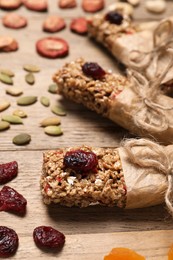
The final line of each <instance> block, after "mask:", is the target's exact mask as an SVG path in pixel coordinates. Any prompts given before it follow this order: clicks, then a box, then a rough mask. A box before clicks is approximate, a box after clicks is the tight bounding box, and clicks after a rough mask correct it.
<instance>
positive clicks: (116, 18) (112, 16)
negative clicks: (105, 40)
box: [105, 11, 123, 25]
mask: <svg viewBox="0 0 173 260" xmlns="http://www.w3.org/2000/svg"><path fill="white" fill-rule="evenodd" d="M105 19H106V20H107V21H109V22H110V23H114V24H116V25H121V24H122V22H123V16H122V15H121V14H120V13H118V12H116V11H111V12H109V13H107V14H106V16H105Z"/></svg>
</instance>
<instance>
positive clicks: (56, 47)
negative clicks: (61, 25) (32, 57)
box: [36, 37, 69, 59]
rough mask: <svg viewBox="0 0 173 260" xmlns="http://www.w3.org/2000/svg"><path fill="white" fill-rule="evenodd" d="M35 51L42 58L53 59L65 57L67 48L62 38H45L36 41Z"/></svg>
mask: <svg viewBox="0 0 173 260" xmlns="http://www.w3.org/2000/svg"><path fill="white" fill-rule="evenodd" d="M36 50H37V52H38V53H39V54H40V55H41V56H43V57H46V58H50V59H55V58H60V57H64V56H66V55H67V54H68V52H69V46H68V43H67V42H66V41H65V40H63V39H62V38H58V37H46V38H43V39H41V40H39V41H37V43H36Z"/></svg>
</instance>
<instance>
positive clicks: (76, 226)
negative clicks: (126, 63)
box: [0, 0, 173, 260]
mask: <svg viewBox="0 0 173 260" xmlns="http://www.w3.org/2000/svg"><path fill="white" fill-rule="evenodd" d="M56 2H57V1H56V0H50V1H49V7H50V8H49V14H50V13H51V14H59V15H62V16H63V17H64V18H65V20H66V23H67V27H66V29H65V30H63V31H61V32H59V33H56V34H55V35H56V36H59V37H63V38H64V39H66V40H67V41H68V42H69V44H70V54H69V56H68V57H66V58H63V59H56V60H49V59H45V58H42V57H40V56H38V55H37V54H36V51H35V42H36V41H37V40H38V39H39V38H42V37H45V36H48V35H49V34H48V33H45V32H42V29H41V26H42V22H43V20H44V18H45V17H46V16H47V15H48V14H47V13H37V12H32V11H29V10H26V9H25V8H24V7H21V8H20V9H18V10H16V12H18V13H20V14H23V15H25V16H26V17H27V18H28V22H29V24H28V26H27V28H25V29H20V30H11V29H7V28H5V27H3V26H2V25H1V24H0V30H1V34H6V35H12V36H14V37H15V38H16V39H17V40H18V42H19V45H20V48H19V50H18V51H17V52H14V53H1V54H0V67H1V68H10V69H12V70H13V71H14V72H15V78H14V85H15V86H19V87H22V88H23V90H24V94H25V95H36V96H38V99H39V98H40V97H41V96H42V95H45V96H48V97H49V98H50V100H51V104H55V103H59V104H61V105H62V106H64V108H65V109H66V111H67V116H65V117H62V118H61V122H62V123H61V126H62V129H63V131H64V134H63V135H62V136H60V137H51V136H47V135H45V134H44V131H43V129H42V128H41V127H39V122H40V121H41V120H42V119H44V118H45V117H48V116H51V115H52V113H51V111H50V108H45V107H43V106H42V105H41V104H40V102H39V101H38V102H37V103H35V104H34V105H32V106H28V107H25V108H24V110H25V111H26V112H27V114H28V118H26V119H24V124H23V125H11V128H10V130H8V131H5V132H1V133H0V163H5V162H9V161H13V160H16V161H17V162H18V164H19V174H18V176H17V178H15V179H14V180H12V181H11V182H10V183H8V185H9V186H11V187H13V188H15V189H16V190H18V192H20V193H22V194H23V195H24V196H25V197H26V198H27V201H28V206H27V214H26V215H25V216H24V217H20V216H16V215H15V214H10V213H7V212H0V223H1V225H5V226H8V227H11V228H13V229H15V230H16V232H17V233H18V235H19V239H20V245H19V248H18V251H17V253H16V255H15V256H14V257H13V258H14V259H22V260H23V259H49V258H55V257H57V258H59V259H64V260H87V259H92V260H101V259H103V257H104V255H106V254H107V253H108V252H109V251H110V250H111V249H112V248H113V247H117V246H120V247H129V248H132V249H134V250H136V251H137V252H138V253H141V254H142V255H144V256H145V257H146V259H149V260H151V259H155V260H164V259H165V260H166V259H167V257H166V256H167V251H168V248H169V247H170V245H171V244H172V243H173V231H171V229H172V228H173V220H172V218H171V217H170V216H169V214H168V213H167V211H166V209H165V205H160V206H156V207H151V208H146V209H138V210H122V209H118V208H104V207H89V208H84V209H78V208H65V207H59V206H56V205H51V206H45V205H44V204H43V202H42V197H41V194H40V187H39V179H40V175H41V170H42V153H43V151H45V150H49V149H56V148H57V147H61V146H63V147H65V146H75V145H81V144H88V145H93V146H98V147H99V146H102V147H116V146H117V145H118V144H119V142H120V141H121V139H122V138H123V137H129V134H128V132H127V131H125V130H124V129H122V128H121V127H119V126H117V125H115V124H114V123H112V122H111V121H109V120H107V119H104V118H102V117H101V116H98V115H96V114H95V113H94V112H91V111H88V110H87V109H86V108H84V107H83V106H81V105H78V104H75V103H73V102H70V101H69V100H65V99H63V98H62V97H60V96H58V95H53V94H51V93H48V86H49V85H50V84H51V83H52V79H51V78H52V75H53V74H54V73H55V72H56V70H58V69H59V68H61V66H62V65H63V64H64V63H65V62H67V61H71V60H74V59H76V58H78V57H80V56H82V57H84V58H85V59H86V60H88V61H96V62H98V63H99V64H100V65H103V66H104V68H111V69H112V70H113V71H117V67H116V63H115V60H114V59H113V58H112V57H111V55H109V53H108V52H107V51H106V50H105V49H103V48H101V47H100V46H99V45H97V44H96V43H94V42H93V41H91V40H89V39H88V38H87V37H83V36H78V35H76V34H73V33H72V32H70V30H69V24H70V21H71V19H72V18H73V17H77V16H82V15H86V14H85V13H84V12H83V11H82V9H81V6H80V1H79V2H78V7H77V8H75V9H73V10H60V9H58V7H57V5H56ZM106 2H107V5H108V3H113V2H114V0H107V1H106ZM143 2H145V1H143ZM167 5H168V8H167V11H166V12H165V13H164V14H162V15H152V14H150V13H148V12H146V10H145V9H144V6H143V4H141V5H140V6H139V7H138V8H136V9H135V19H136V20H153V19H161V18H163V17H164V16H165V17H166V16H167V15H171V13H172V10H173V3H172V2H171V1H168V2H167ZM0 14H1V17H2V16H3V15H4V14H5V12H4V11H0ZM27 63H29V64H30V63H31V64H36V65H38V66H40V67H41V72H40V73H38V74H36V75H35V76H36V83H35V84H34V85H33V86H30V85H28V84H27V83H26V82H25V80H24V77H25V74H26V72H25V71H24V70H23V69H22V67H23V65H24V64H27ZM6 88H7V86H6V85H5V84H3V83H0V97H1V98H6V99H8V100H10V102H11V107H10V108H9V109H8V110H6V111H4V112H2V113H1V114H2V115H3V114H10V113H12V111H14V109H16V108H17V105H16V98H15V97H11V96H7V95H6V94H5V90H6ZM21 132H27V133H29V134H30V135H31V136H32V141H31V143H30V144H29V145H27V146H15V145H14V144H13V143H12V138H13V137H14V136H15V135H16V134H18V133H21ZM39 225H50V226H52V227H54V228H57V229H58V230H60V231H62V232H63V233H64V234H65V235H66V244H65V247H64V248H63V250H62V251H61V252H60V253H58V254H53V253H50V252H49V253H46V252H45V251H41V250H40V249H38V248H37V247H36V246H35V244H34V242H33V238H32V232H33V229H34V228H35V227H37V226H39Z"/></svg>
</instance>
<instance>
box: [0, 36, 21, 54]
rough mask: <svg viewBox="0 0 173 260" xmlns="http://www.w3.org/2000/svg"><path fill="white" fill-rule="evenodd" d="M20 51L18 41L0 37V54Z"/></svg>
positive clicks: (8, 37)
mask: <svg viewBox="0 0 173 260" xmlns="http://www.w3.org/2000/svg"><path fill="white" fill-rule="evenodd" d="M17 49H18V43H17V41H16V40H15V39H14V38H12V37H10V36H0V52H1V51H4V52H10V51H16V50H17Z"/></svg>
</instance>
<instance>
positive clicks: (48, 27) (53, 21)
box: [43, 15, 66, 33]
mask: <svg viewBox="0 0 173 260" xmlns="http://www.w3.org/2000/svg"><path fill="white" fill-rule="evenodd" d="M65 27H66V24H65V21H64V19H63V18H62V17H59V16H56V15H51V16H48V17H47V18H46V19H45V21H44V22H43V30H44V31H45V32H52V33H54V32H59V31H61V30H62V29H64V28H65Z"/></svg>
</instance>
